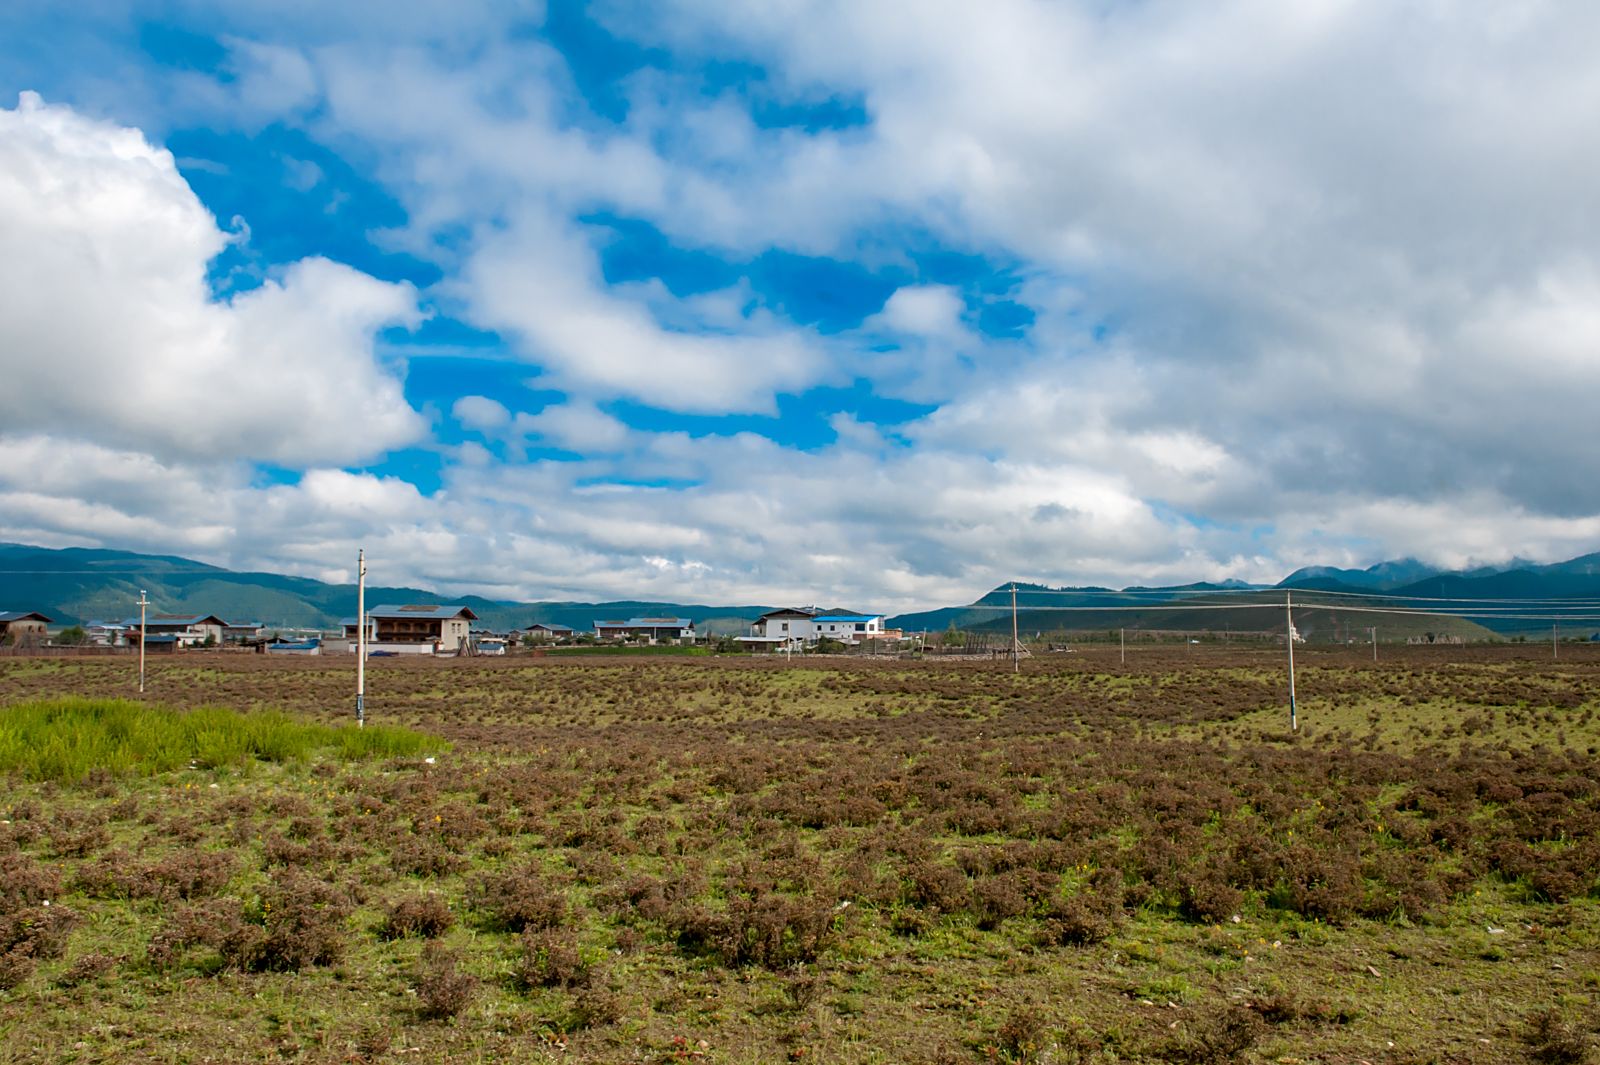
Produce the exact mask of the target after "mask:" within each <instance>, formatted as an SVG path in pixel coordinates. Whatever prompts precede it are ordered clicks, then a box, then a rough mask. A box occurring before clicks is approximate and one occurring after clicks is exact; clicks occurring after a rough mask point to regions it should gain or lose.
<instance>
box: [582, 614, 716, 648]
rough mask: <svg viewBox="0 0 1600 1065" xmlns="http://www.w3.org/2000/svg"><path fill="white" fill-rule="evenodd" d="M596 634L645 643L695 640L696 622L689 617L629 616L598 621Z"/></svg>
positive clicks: (606, 638)
mask: <svg viewBox="0 0 1600 1065" xmlns="http://www.w3.org/2000/svg"><path fill="white" fill-rule="evenodd" d="M594 634H595V636H597V637H598V638H600V639H602V640H642V641H644V642H645V643H651V644H656V643H683V642H686V641H687V642H693V640H694V622H692V621H690V620H689V619H688V618H629V619H628V620H626V621H597V622H595V623H594Z"/></svg>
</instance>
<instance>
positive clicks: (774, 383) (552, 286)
mask: <svg viewBox="0 0 1600 1065" xmlns="http://www.w3.org/2000/svg"><path fill="white" fill-rule="evenodd" d="M599 274H600V269H599V263H598V261H597V258H596V256H595V253H594V251H593V249H592V248H590V247H589V245H588V244H587V243H586V242H585V241H584V240H583V239H582V238H581V236H580V235H579V234H577V233H576V232H574V231H572V230H571V229H569V228H566V227H563V226H561V225H559V224H556V223H554V222H552V220H550V219H549V218H548V217H545V216H543V215H542V214H541V213H538V212H530V213H527V214H524V215H522V216H521V217H520V218H519V219H518V221H517V222H516V223H514V224H513V225H512V226H511V227H510V228H509V229H507V230H505V231H502V232H497V233H494V234H492V235H488V236H485V237H484V238H483V239H481V240H480V241H479V243H478V247H477V250H476V251H475V252H474V253H473V254H472V256H471V258H470V260H469V261H468V262H467V263H466V265H465V269H464V271H463V276H462V282H461V285H460V294H461V296H462V298H463V299H464V300H465V301H466V303H467V305H468V308H469V311H470V313H471V315H472V317H473V319H474V320H475V321H477V322H478V323H480V324H481V325H484V326H487V327H490V328H494V329H497V330H499V331H501V332H503V333H505V334H507V335H509V336H510V337H512V338H513V339H514V340H515V342H517V343H518V344H519V346H520V347H522V348H523V349H524V350H525V351H526V352H527V353H528V354H529V355H530V356H531V357H533V358H536V359H537V360H538V361H539V362H540V364H541V365H542V366H543V368H544V370H545V372H546V373H547V374H548V375H549V377H550V381H551V383H552V384H554V385H555V386H556V387H561V388H566V389H569V390H576V391H580V392H584V393H588V394H598V395H603V396H626V397H629V398H632V399H638V400H641V401H643V402H645V403H649V404H652V405H655V406H660V407H667V408H671V409H673V410H685V411H710V412H723V411H752V410H753V411H770V410H773V409H775V407H774V403H773V396H774V394H775V393H777V392H781V391H794V390H798V389H801V388H804V387H805V386H808V385H812V384H816V383H818V382H820V381H822V380H826V379H828V378H829V377H830V376H831V374H832V368H831V367H830V365H829V363H828V361H827V359H826V358H825V354H824V352H823V351H822V350H821V349H820V347H819V346H818V345H817V344H815V343H814V342H812V341H810V340H808V339H807V338H806V337H805V336H804V335H803V334H802V333H800V332H799V331H798V330H795V329H793V328H784V327H783V326H781V325H779V324H778V323H776V322H774V321H772V320H770V319H768V318H764V317H762V316H760V315H750V316H747V317H746V318H745V319H744V320H743V321H742V322H741V323H740V324H741V326H742V328H740V329H738V330H737V331H732V332H726V333H723V332H695V331H688V330H677V329H668V328H665V327H663V326H662V325H661V324H660V323H659V322H658V321H657V320H656V318H655V316H654V315H653V314H652V313H651V311H650V309H649V307H648V306H647V305H646V304H645V303H643V302H639V301H636V300H633V299H628V298H626V297H623V296H619V295H617V294H615V293H611V292H608V291H607V290H606V287H605V285H604V284H603V283H601V281H600V279H599Z"/></svg>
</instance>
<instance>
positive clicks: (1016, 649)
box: [1011, 581, 1022, 673]
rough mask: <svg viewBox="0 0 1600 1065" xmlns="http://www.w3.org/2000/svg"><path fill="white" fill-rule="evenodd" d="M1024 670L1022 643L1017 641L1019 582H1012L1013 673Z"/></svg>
mask: <svg viewBox="0 0 1600 1065" xmlns="http://www.w3.org/2000/svg"><path fill="white" fill-rule="evenodd" d="M1021 670H1022V641H1021V640H1019V639H1017V582H1016V581H1012V582H1011V672H1013V673H1017V672H1020V671H1021Z"/></svg>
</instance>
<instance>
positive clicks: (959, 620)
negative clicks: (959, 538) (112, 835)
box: [0, 544, 1600, 636]
mask: <svg viewBox="0 0 1600 1065" xmlns="http://www.w3.org/2000/svg"><path fill="white" fill-rule="evenodd" d="M1017 587H1018V589H1019V599H1018V604H1019V615H1020V619H1019V620H1020V624H1021V627H1022V628H1023V629H1024V630H1025V631H1027V632H1035V631H1054V630H1063V629H1079V630H1083V629H1104V628H1121V627H1125V628H1129V629H1160V630H1187V631H1199V630H1211V631H1225V630H1232V631H1252V630H1256V631H1259V630H1271V629H1273V628H1280V627H1281V625H1282V611H1281V602H1282V599H1281V597H1280V596H1279V595H1278V594H1277V593H1278V592H1280V591H1282V590H1301V591H1304V592H1307V593H1310V594H1312V595H1315V593H1318V592H1321V593H1339V594H1341V595H1343V596H1352V597H1363V596H1374V595H1383V596H1398V597H1402V598H1406V599H1415V600H1418V601H1419V602H1420V601H1425V600H1433V599H1481V600H1489V601H1493V600H1520V599H1574V600H1581V599H1594V598H1600V553H1595V554H1588V555H1583V556H1581V557H1579V558H1574V559H1570V560H1568V561H1566V562H1558V563H1553V564H1549V565H1539V564H1534V563H1526V562H1513V563H1510V564H1508V565H1506V566H1499V567H1483V568H1477V569H1472V570H1466V571H1460V572H1449V571H1443V570H1439V569H1437V568H1435V567H1431V566H1429V565H1427V564H1425V563H1422V562H1418V561H1416V560H1414V559H1401V560H1397V561H1389V562H1381V563H1378V564H1377V565H1374V566H1369V567H1367V568H1366V569H1360V570H1353V569H1337V568H1333V567H1326V566H1313V567H1307V568H1304V569H1300V570H1297V571H1295V572H1294V573H1292V574H1290V575H1289V576H1288V577H1286V578H1284V579H1283V580H1282V581H1280V582H1279V583H1278V584H1276V585H1272V586H1264V585H1245V584H1241V583H1238V582H1224V583H1221V584H1192V585H1183V586H1177V587H1163V588H1138V587H1131V588H1126V589H1120V590H1119V589H1111V588H1097V587H1086V588H1049V587H1046V586H1044V585H1039V584H1030V583H1019V584H1018V585H1017ZM140 589H145V590H147V591H148V593H149V596H150V600H151V602H152V604H153V609H155V610H157V611H159V612H161V613H189V612H205V613H214V614H218V615H221V616H222V617H224V618H227V619H229V620H233V621H246V620H250V621H260V622H262V623H263V624H266V625H269V626H283V627H331V626H334V625H336V624H338V622H339V619H340V618H343V617H348V616H350V615H353V614H354V613H355V586H354V585H347V584H346V585H340V584H327V583H324V582H322V581H318V580H313V579H311V578H307V577H291V576H284V575H282V574H276V573H238V572H234V571H231V570H226V569H222V568H220V567H217V566H210V565H207V564H205V563H203V562H197V561H194V560H192V559H186V558H180V557H177V556H171V555H144V554H138V553H136V552H131V551H116V550H106V549H99V548H63V549H52V548H43V547H33V546H28V545H24V544H0V609H26V610H40V611H42V612H44V613H45V614H47V615H49V616H50V617H51V618H52V619H54V620H55V622H56V623H58V624H70V623H74V622H85V621H90V620H118V619H123V618H126V617H128V616H130V615H131V614H132V613H134V609H135V608H134V606H133V604H134V601H135V600H136V599H137V598H138V595H139V591H140ZM1251 592H1259V593H1260V598H1259V601H1260V606H1259V609H1248V610H1244V609H1237V608H1238V607H1239V606H1240V605H1241V604H1242V603H1249V602H1252V601H1253V599H1254V597H1253V596H1251V595H1250V594H1249V593H1251ZM367 601H368V603H371V604H379V603H404V602H444V601H448V602H452V603H463V604H466V605H467V606H470V607H471V608H472V609H473V611H474V612H476V613H477V614H478V615H479V616H480V618H481V619H482V622H483V624H484V625H486V626H488V627H491V628H500V629H504V628H515V627H521V626H524V625H529V624H533V623H535V622H544V623H554V624H562V625H568V626H571V627H573V628H575V629H578V630H579V631H583V630H587V629H588V628H589V627H590V626H591V625H592V624H593V622H594V621H595V620H596V619H599V618H613V617H629V616H638V615H673V616H678V617H687V618H690V619H691V620H693V621H694V622H695V623H696V625H697V626H698V627H699V628H700V630H701V631H702V632H712V633H721V632H735V631H741V630H742V629H743V627H744V626H745V625H746V624H748V622H749V621H750V620H753V619H754V618H755V617H757V616H758V615H760V614H761V613H764V612H765V611H767V610H769V609H772V608H774V607H776V606H792V605H797V604H789V603H775V604H738V605H713V604H691V603H666V602H650V601H633V600H615V601H609V602H601V603H583V602H532V603H517V602H505V601H497V600H491V599H485V598H482V597H480V596H471V595H468V596H445V595H441V594H440V593H438V592H434V591H430V590H428V589H423V588H407V587H385V586H381V585H369V586H368V588H367ZM1324 601H1325V602H1326V601H1327V600H1326V599H1325V600H1324ZM848 605H850V606H851V607H852V608H854V609H863V610H871V609H872V604H871V603H852V604H848ZM1180 605H1181V606H1182V607H1184V608H1185V609H1182V610H1180V609H1177V608H1178V607H1179V606H1180ZM1347 605H1349V606H1361V605H1370V606H1378V605H1380V602H1379V601H1377V600H1373V599H1362V598H1358V599H1355V600H1351V601H1349V602H1348V604H1347ZM1390 605H1392V604H1390ZM1205 606H1212V607H1216V608H1217V609H1215V610H1214V611H1209V610H1203V609H1195V608H1196V607H1205ZM1130 607H1137V608H1138V609H1137V610H1129V609H1126V608H1130ZM1224 607H1226V609H1224ZM1538 612H1539V611H1536V610H1533V609H1530V610H1529V611H1527V613H1538ZM1571 612H1572V613H1573V614H1574V615H1575V618H1576V619H1581V618H1583V617H1584V616H1585V614H1586V613H1587V614H1591V615H1592V614H1593V613H1595V612H1594V611H1592V610H1588V608H1585V607H1577V608H1576V609H1574V610H1573V611H1571ZM1319 615H1320V618H1319ZM1341 622H1342V624H1343V628H1344V630H1345V631H1346V632H1354V631H1355V630H1356V629H1357V628H1358V627H1359V626H1361V625H1366V624H1376V623H1381V624H1383V625H1384V626H1386V627H1387V630H1388V631H1391V632H1399V631H1403V630H1407V629H1409V628H1419V627H1427V628H1429V629H1430V631H1432V630H1437V631H1448V632H1458V633H1460V634H1462V635H1477V636H1488V635H1489V632H1488V631H1485V628H1480V625H1481V626H1484V627H1486V628H1487V629H1489V630H1493V631H1494V632H1498V633H1501V634H1513V633H1518V632H1536V631H1548V629H1549V627H1550V622H1549V621H1548V620H1542V619H1537V620H1530V619H1527V618H1499V617H1497V618H1486V619H1485V618H1480V619H1478V622H1477V623H1476V624H1475V623H1474V622H1472V621H1466V620H1459V619H1428V618H1406V619H1401V618H1397V617H1387V618H1382V619H1381V621H1380V620H1379V619H1378V618H1377V616H1376V615H1372V616H1368V615H1365V614H1358V613H1346V614H1344V615H1343V616H1342V617H1341V616H1340V614H1338V613H1335V612H1332V611H1327V610H1322V611H1318V610H1317V608H1316V607H1314V606H1312V605H1311V604H1309V603H1306V604H1305V605H1304V608H1303V609H1301V608H1297V621H1296V624H1297V627H1298V628H1300V629H1301V630H1302V631H1306V630H1308V629H1309V630H1311V631H1315V630H1316V629H1317V628H1318V627H1319V626H1321V627H1324V628H1326V627H1327V626H1335V627H1337V626H1338V625H1340V624H1341ZM890 624H891V625H892V626H896V627H902V628H905V629H909V630H922V629H926V630H930V631H939V630H944V629H946V628H949V627H950V626H951V625H952V624H953V625H955V626H956V627H957V628H963V629H992V630H995V631H1000V630H1002V629H1003V630H1009V628H1010V625H1011V592H1010V585H1009V584H1008V585H1003V586H1001V587H999V588H996V589H994V590H993V591H991V592H989V593H987V594H986V595H984V596H982V597H980V598H979V599H978V600H976V601H975V602H973V603H970V604H967V605H964V606H950V607H942V608H939V609H936V610H928V611H919V612H915V613H910V614H902V615H900V616H898V617H894V618H891V619H890ZM1585 625H1587V626H1589V627H1595V628H1600V623H1595V622H1590V621H1584V620H1575V624H1574V629H1575V630H1576V629H1578V628H1582V627H1583V626H1585Z"/></svg>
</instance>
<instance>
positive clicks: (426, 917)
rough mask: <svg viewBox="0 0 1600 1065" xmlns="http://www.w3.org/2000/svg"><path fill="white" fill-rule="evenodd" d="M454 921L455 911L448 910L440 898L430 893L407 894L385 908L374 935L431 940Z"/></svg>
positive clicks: (442, 932) (384, 937) (386, 937)
mask: <svg viewBox="0 0 1600 1065" xmlns="http://www.w3.org/2000/svg"><path fill="white" fill-rule="evenodd" d="M455 923H456V917H455V914H453V913H451V912H450V906H449V904H448V903H446V902H445V900H444V899H443V897H441V896H439V895H437V894H434V893H433V892H429V893H427V894H425V895H408V896H406V897H405V898H403V899H398V900H396V901H395V903H394V904H393V905H391V906H390V907H389V912H388V913H387V914H386V915H385V916H384V919H383V924H382V925H381V926H380V927H379V929H378V935H379V936H380V937H382V938H383V939H401V938H403V937H405V936H421V937H423V938H424V939H433V938H434V937H436V936H441V935H443V934H444V933H445V932H447V931H449V930H450V927H451V926H452V925H454V924H455Z"/></svg>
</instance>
